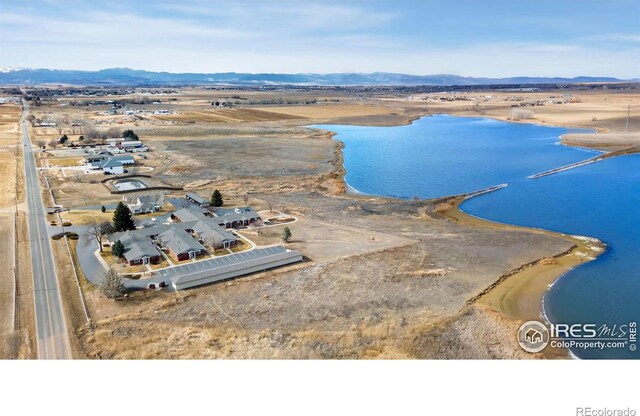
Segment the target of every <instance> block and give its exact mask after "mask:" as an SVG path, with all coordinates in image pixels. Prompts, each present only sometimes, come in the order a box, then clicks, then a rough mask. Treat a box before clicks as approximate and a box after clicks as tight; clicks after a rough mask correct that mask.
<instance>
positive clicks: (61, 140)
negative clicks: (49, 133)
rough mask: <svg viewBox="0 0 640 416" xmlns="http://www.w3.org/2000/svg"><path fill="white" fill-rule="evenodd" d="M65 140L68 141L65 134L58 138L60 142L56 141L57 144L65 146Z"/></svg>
mask: <svg viewBox="0 0 640 416" xmlns="http://www.w3.org/2000/svg"><path fill="white" fill-rule="evenodd" d="M67 140H69V137H67V135H66V134H65V135H64V136H62V137H60V140H58V142H59V143H60V144H65V143H66V142H67Z"/></svg>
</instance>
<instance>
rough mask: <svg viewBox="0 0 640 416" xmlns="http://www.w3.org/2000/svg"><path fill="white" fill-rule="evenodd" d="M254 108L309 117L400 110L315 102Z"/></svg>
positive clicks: (346, 115) (365, 114)
mask: <svg viewBox="0 0 640 416" xmlns="http://www.w3.org/2000/svg"><path fill="white" fill-rule="evenodd" d="M256 110H259V111H260V112H268V113H278V114H284V115H288V116H295V117H303V118H311V119H327V118H330V119H332V118H342V117H359V116H379V115H389V114H392V113H394V112H398V111H402V110H401V109H395V110H394V109H393V108H390V107H386V106H381V105H368V104H338V105H335V104H316V105H305V106H284V107H267V108H264V109H262V108H260V109H256Z"/></svg>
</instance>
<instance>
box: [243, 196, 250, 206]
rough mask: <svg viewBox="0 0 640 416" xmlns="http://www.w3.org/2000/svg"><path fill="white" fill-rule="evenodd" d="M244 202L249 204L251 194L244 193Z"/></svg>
mask: <svg viewBox="0 0 640 416" xmlns="http://www.w3.org/2000/svg"><path fill="white" fill-rule="evenodd" d="M242 202H244V205H245V206H246V205H248V204H249V195H247V194H244V195H242Z"/></svg>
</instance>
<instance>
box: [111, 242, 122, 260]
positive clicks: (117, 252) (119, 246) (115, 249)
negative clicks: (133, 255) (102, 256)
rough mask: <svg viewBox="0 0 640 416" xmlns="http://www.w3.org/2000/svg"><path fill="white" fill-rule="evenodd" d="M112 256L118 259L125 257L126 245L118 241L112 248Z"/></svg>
mask: <svg viewBox="0 0 640 416" xmlns="http://www.w3.org/2000/svg"><path fill="white" fill-rule="evenodd" d="M111 254H113V255H114V256H116V257H122V256H124V244H122V241H120V240H118V241H116V242H115V243H113V245H112V246H111Z"/></svg>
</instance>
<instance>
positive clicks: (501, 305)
mask: <svg viewBox="0 0 640 416" xmlns="http://www.w3.org/2000/svg"><path fill="white" fill-rule="evenodd" d="M439 114H445V115H448V116H453V117H457V115H455V114H447V113H439ZM433 115H435V114H425V115H424V116H417V117H412V118H411V119H409V120H406V121H405V122H404V123H400V124H397V125H409V124H412V123H413V122H414V121H416V120H418V119H421V118H423V117H430V116H433ZM467 117H468V116H467ZM477 118H489V119H494V120H498V121H502V122H513V123H523V124H524V123H526V124H538V125H542V126H551V125H550V124H547V123H536V122H535V120H522V121H513V120H508V119H506V118H500V117H495V116H493V117H492V116H486V117H485V116H478V117H477ZM362 125H363V126H366V125H367V124H365V123H363V124H362ZM394 125H395V124H394ZM394 125H389V127H392V126H394ZM553 126H554V127H565V128H571V127H566V126H557V125H553ZM324 131H326V132H327V137H328V138H330V139H331V140H333V141H335V142H336V143H337V149H336V157H335V158H334V160H333V161H332V162H333V164H334V168H335V169H334V171H333V172H332V173H331V176H332V179H338V180H340V182H341V185H342V186H341V187H339V192H338V193H341V194H345V195H348V196H350V197H354V198H371V197H375V198H380V199H383V200H389V201H398V200H402V201H407V199H405V198H397V197H389V196H384V195H374V194H366V193H363V192H360V191H358V190H357V189H355V188H354V187H353V186H351V185H349V184H348V183H347V181H346V174H347V171H346V168H345V166H344V154H343V148H344V143H343V142H342V141H340V140H339V139H337V138H336V136H337V133H335V132H333V131H329V130H324ZM562 145H564V146H568V147H581V148H586V149H594V150H600V149H595V148H591V147H588V146H577V145H570V144H565V143H564V142H562ZM606 153H607V152H606V151H604V152H603V154H606ZM474 196H476V195H469V196H464V195H457V196H443V197H440V198H436V199H433V200H425V201H426V202H428V203H429V204H431V205H432V206H435V205H436V204H438V203H441V202H443V201H450V202H451V201H452V202H453V204H451V207H450V208H449V209H447V210H446V211H443V212H441V215H442V217H443V218H445V219H446V220H448V221H452V222H456V223H459V224H461V225H463V226H465V227H475V228H489V229H492V230H519V231H526V232H531V233H538V234H545V235H549V236H554V237H558V238H562V239H564V240H566V241H567V242H569V243H571V247H570V248H569V249H568V250H566V251H564V252H561V253H555V254H552V255H550V256H548V257H542V258H539V259H537V260H534V261H532V262H529V263H526V264H523V265H521V266H520V267H517V268H516V269H513V270H511V271H509V272H507V273H505V274H503V275H501V276H500V277H498V278H497V279H496V281H495V282H494V283H493V284H491V285H490V286H489V287H487V288H485V289H484V290H482V291H481V292H479V293H478V294H476V295H475V296H474V297H472V298H471V299H469V300H468V301H467V305H468V306H471V305H473V304H481V305H485V306H488V307H489V308H490V310H493V311H495V312H497V313H498V314H499V315H500V316H502V317H503V318H506V319H507V320H508V321H510V322H516V323H518V322H524V321H528V320H544V321H546V317H545V316H544V313H543V310H542V309H543V299H544V296H545V294H546V293H547V292H548V290H549V288H550V287H551V286H552V285H553V284H554V283H555V282H556V281H558V280H559V279H560V278H561V277H562V276H563V275H564V274H565V273H567V272H568V271H570V270H572V269H573V268H574V267H577V266H579V265H581V264H584V263H586V262H588V261H593V260H595V259H596V258H597V257H598V256H600V255H601V254H603V253H604V252H605V251H606V245H605V244H604V243H603V242H601V241H600V240H598V239H596V238H593V237H586V236H575V235H568V234H563V233H559V232H554V231H550V230H544V229H539V228H535V227H525V226H517V225H511V224H504V223H499V222H494V221H491V220H487V219H483V218H480V217H475V216H473V215H470V214H468V213H466V212H464V211H462V210H461V209H460V205H461V204H462V202H464V201H465V200H467V199H469V198H472V197H474ZM463 312H464V310H463V311H461V313H463ZM532 358H545V359H569V358H573V356H572V355H571V354H570V352H569V350H568V349H551V348H547V349H545V351H543V352H542V353H541V354H538V355H536V356H532Z"/></svg>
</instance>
